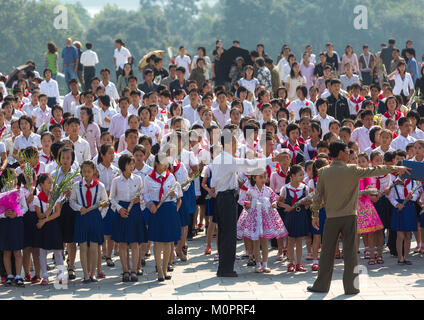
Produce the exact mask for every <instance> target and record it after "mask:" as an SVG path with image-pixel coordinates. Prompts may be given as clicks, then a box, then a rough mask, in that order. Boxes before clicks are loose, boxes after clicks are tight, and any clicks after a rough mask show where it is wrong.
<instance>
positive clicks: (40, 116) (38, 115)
mask: <svg viewBox="0 0 424 320" xmlns="http://www.w3.org/2000/svg"><path fill="white" fill-rule="evenodd" d="M32 116H33V117H34V118H35V127H36V128H40V127H41V126H42V125H43V124H44V123H48V122H49V121H50V119H51V117H52V109H51V108H49V107H48V106H46V109H45V110H44V111H43V110H41V107H37V109H35V110H34V111H33V114H32Z"/></svg>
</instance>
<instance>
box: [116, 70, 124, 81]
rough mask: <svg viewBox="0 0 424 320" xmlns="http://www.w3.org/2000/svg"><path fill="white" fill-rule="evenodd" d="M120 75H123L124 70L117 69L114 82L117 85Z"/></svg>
mask: <svg viewBox="0 0 424 320" xmlns="http://www.w3.org/2000/svg"><path fill="white" fill-rule="evenodd" d="M121 74H122V75H123V74H124V69H122V68H119V69H118V70H116V82H117V83H118V79H119V76H120V75H121Z"/></svg>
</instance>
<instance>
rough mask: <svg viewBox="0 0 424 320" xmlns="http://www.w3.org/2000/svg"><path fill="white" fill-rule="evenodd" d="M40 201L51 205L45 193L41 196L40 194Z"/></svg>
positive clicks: (42, 192)
mask: <svg viewBox="0 0 424 320" xmlns="http://www.w3.org/2000/svg"><path fill="white" fill-rule="evenodd" d="M37 197H38V199H40V200H41V201H42V202H44V203H49V197H48V196H47V195H46V194H45V193H44V191H41V192H40V193H39V194H38V196H37Z"/></svg>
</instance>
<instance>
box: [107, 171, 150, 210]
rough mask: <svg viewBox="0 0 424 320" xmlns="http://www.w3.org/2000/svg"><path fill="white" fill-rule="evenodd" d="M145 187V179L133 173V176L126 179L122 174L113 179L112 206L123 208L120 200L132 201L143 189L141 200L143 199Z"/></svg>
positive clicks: (118, 208) (111, 189) (111, 190)
mask: <svg viewBox="0 0 424 320" xmlns="http://www.w3.org/2000/svg"><path fill="white" fill-rule="evenodd" d="M143 189H144V184H143V180H142V179H141V178H140V177H139V176H137V175H135V174H131V176H130V177H129V178H128V179H126V178H125V177H124V175H123V174H121V175H120V176H118V177H116V178H114V179H113V180H112V186H111V188H110V200H111V202H112V206H114V207H115V208H116V210H117V211H119V210H121V208H122V207H121V206H120V205H119V201H125V202H131V201H132V200H133V199H134V198H135V196H136V194H137V192H138V191H141V192H140V201H142V199H143Z"/></svg>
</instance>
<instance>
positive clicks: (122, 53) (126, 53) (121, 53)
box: [113, 47, 131, 70]
mask: <svg viewBox="0 0 424 320" xmlns="http://www.w3.org/2000/svg"><path fill="white" fill-rule="evenodd" d="M113 57H114V58H116V70H118V69H119V68H121V69H124V65H125V64H126V63H128V58H131V52H130V50H128V49H127V48H125V47H121V50H118V49H117V48H115V52H114V55H113Z"/></svg>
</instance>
